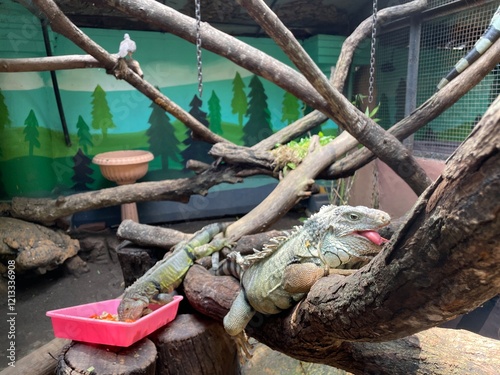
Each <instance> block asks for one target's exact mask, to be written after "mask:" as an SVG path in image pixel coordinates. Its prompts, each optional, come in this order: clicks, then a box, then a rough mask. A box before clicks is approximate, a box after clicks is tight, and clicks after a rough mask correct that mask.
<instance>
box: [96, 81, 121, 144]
mask: <svg viewBox="0 0 500 375" xmlns="http://www.w3.org/2000/svg"><path fill="white" fill-rule="evenodd" d="M92 98H93V99H92V128H93V129H95V130H101V132H102V136H103V138H104V139H105V138H106V137H107V136H108V129H112V128H116V125H115V123H114V122H113V115H112V114H111V111H110V109H109V105H108V101H107V100H106V92H105V91H104V90H103V89H102V87H101V86H99V85H97V86H96V88H95V90H94V92H93V93H92Z"/></svg>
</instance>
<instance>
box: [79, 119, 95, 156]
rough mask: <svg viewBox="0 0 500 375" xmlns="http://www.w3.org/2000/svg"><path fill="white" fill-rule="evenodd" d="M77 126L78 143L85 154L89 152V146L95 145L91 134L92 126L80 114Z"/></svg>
mask: <svg viewBox="0 0 500 375" xmlns="http://www.w3.org/2000/svg"><path fill="white" fill-rule="evenodd" d="M76 128H77V129H78V131H77V133H76V134H77V135H78V144H79V145H80V148H81V149H82V150H83V152H84V153H85V154H88V152H89V150H88V148H89V147H93V146H94V143H93V142H92V135H91V134H90V128H89V126H88V125H87V123H86V122H85V120H84V119H83V117H82V116H78V121H77V123H76Z"/></svg>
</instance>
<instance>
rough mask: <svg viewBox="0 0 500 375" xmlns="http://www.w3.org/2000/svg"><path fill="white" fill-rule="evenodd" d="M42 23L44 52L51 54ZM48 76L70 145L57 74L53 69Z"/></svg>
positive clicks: (66, 139) (66, 140)
mask: <svg viewBox="0 0 500 375" xmlns="http://www.w3.org/2000/svg"><path fill="white" fill-rule="evenodd" d="M40 22H41V24H42V33H43V42H44V44H45V52H46V54H47V56H49V57H50V56H52V50H51V48H50V39H49V33H48V31H47V25H46V23H45V21H44V20H41V21H40ZM50 78H51V79H52V86H53V87H54V95H55V97H56V104H57V110H58V111H59V118H60V119H61V126H62V129H63V133H64V141H65V142H66V146H68V147H70V146H71V139H70V138H69V132H68V126H67V124H66V117H65V116H64V108H63V105H62V100H61V92H60V91H59V84H58V83H57V76H56V72H55V71H54V70H51V71H50Z"/></svg>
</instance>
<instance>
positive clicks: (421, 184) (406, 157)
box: [237, 0, 432, 195]
mask: <svg viewBox="0 0 500 375" xmlns="http://www.w3.org/2000/svg"><path fill="white" fill-rule="evenodd" d="M237 2H238V4H240V5H242V6H243V7H244V8H245V9H246V10H247V12H248V13H249V14H250V16H251V17H252V18H253V19H254V20H255V21H257V23H258V24H259V25H260V26H261V27H262V28H263V29H264V30H265V31H266V33H267V34H268V35H269V36H271V38H273V40H274V41H275V42H276V44H278V45H279V46H280V47H281V49H282V50H283V51H284V52H285V53H286V54H287V56H288V57H289V58H290V60H292V62H293V63H294V64H295V65H296V66H297V67H298V68H299V70H300V71H301V72H302V73H303V74H304V76H305V77H306V78H307V79H308V81H309V82H310V83H311V84H312V85H313V86H314V88H316V89H317V90H318V92H319V93H320V94H321V95H322V96H323V98H325V99H326V101H327V103H328V105H329V107H330V111H329V112H328V114H329V117H330V118H331V119H332V120H334V121H335V122H336V123H337V124H339V125H341V126H342V127H343V128H344V129H346V130H347V131H348V132H349V133H350V134H351V135H352V136H354V137H355V138H356V139H357V140H358V141H359V142H360V143H361V144H363V145H365V146H366V147H367V148H369V149H370V151H372V152H373V153H374V154H375V155H377V157H378V158H379V159H381V160H382V161H383V162H385V163H386V164H387V165H388V166H389V167H391V168H392V169H393V171H394V172H395V173H396V174H397V175H399V176H400V177H402V178H403V179H404V180H405V181H406V183H408V185H409V186H410V187H411V188H412V189H413V191H414V192H415V193H416V194H417V195H420V194H422V192H423V191H424V190H425V189H426V188H427V187H428V186H429V185H430V184H431V182H432V181H431V180H430V179H429V177H428V176H427V175H426V173H425V171H424V170H423V168H422V167H421V166H420V165H419V164H418V163H417V161H416V160H415V158H414V157H413V156H412V154H411V152H410V151H409V150H408V149H407V148H406V147H404V146H403V145H402V144H401V143H400V142H399V141H398V140H397V139H396V138H395V137H394V136H393V135H392V134H390V133H387V132H386V131H385V130H384V129H383V128H382V127H380V126H379V125H377V124H376V123H375V122H374V121H373V120H372V119H370V118H369V117H368V116H366V115H365V114H363V113H362V112H361V111H359V110H358V109H357V108H355V107H354V106H353V105H352V104H351V103H350V102H349V100H347V98H346V97H345V96H343V95H342V94H341V93H340V92H338V91H337V90H336V89H335V88H334V87H333V86H332V85H331V84H330V82H328V80H327V78H326V77H325V76H324V74H323V73H322V72H321V71H320V70H319V68H318V67H317V66H316V64H315V63H314V61H313V60H312V58H311V57H310V56H309V55H308V54H307V53H306V52H305V51H304V49H303V48H302V46H301V45H300V43H299V42H298V41H297V40H296V39H295V37H294V36H293V34H292V33H291V32H290V31H289V30H288V29H287V28H286V27H285V25H284V24H283V23H282V22H281V20H280V19H279V18H278V17H277V16H276V14H274V12H273V11H272V10H271V9H270V8H269V7H268V6H267V4H266V3H264V2H263V1H262V0H237Z"/></svg>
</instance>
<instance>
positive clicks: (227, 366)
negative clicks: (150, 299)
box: [150, 314, 240, 375]
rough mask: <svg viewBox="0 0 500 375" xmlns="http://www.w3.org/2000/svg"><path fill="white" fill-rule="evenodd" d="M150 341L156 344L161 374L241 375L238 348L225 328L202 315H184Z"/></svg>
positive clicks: (151, 336) (159, 372) (157, 365)
mask: <svg viewBox="0 0 500 375" xmlns="http://www.w3.org/2000/svg"><path fill="white" fill-rule="evenodd" d="M150 339H151V340H153V342H154V343H155V344H156V348H157V350H158V360H157V363H156V367H157V372H156V373H157V374H161V375H174V374H175V375H235V374H239V372H240V370H239V360H238V352H237V348H236V344H235V343H234V341H233V340H232V339H231V338H230V336H229V335H228V334H227V333H226V332H225V331H224V328H223V327H222V324H220V323H218V322H216V321H215V320H212V319H209V318H206V317H203V316H201V315H194V314H183V315H178V316H177V318H176V319H175V320H174V321H173V322H172V323H170V324H169V325H168V326H166V327H165V328H162V329H159V330H158V331H156V332H155V333H153V334H152V335H150Z"/></svg>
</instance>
